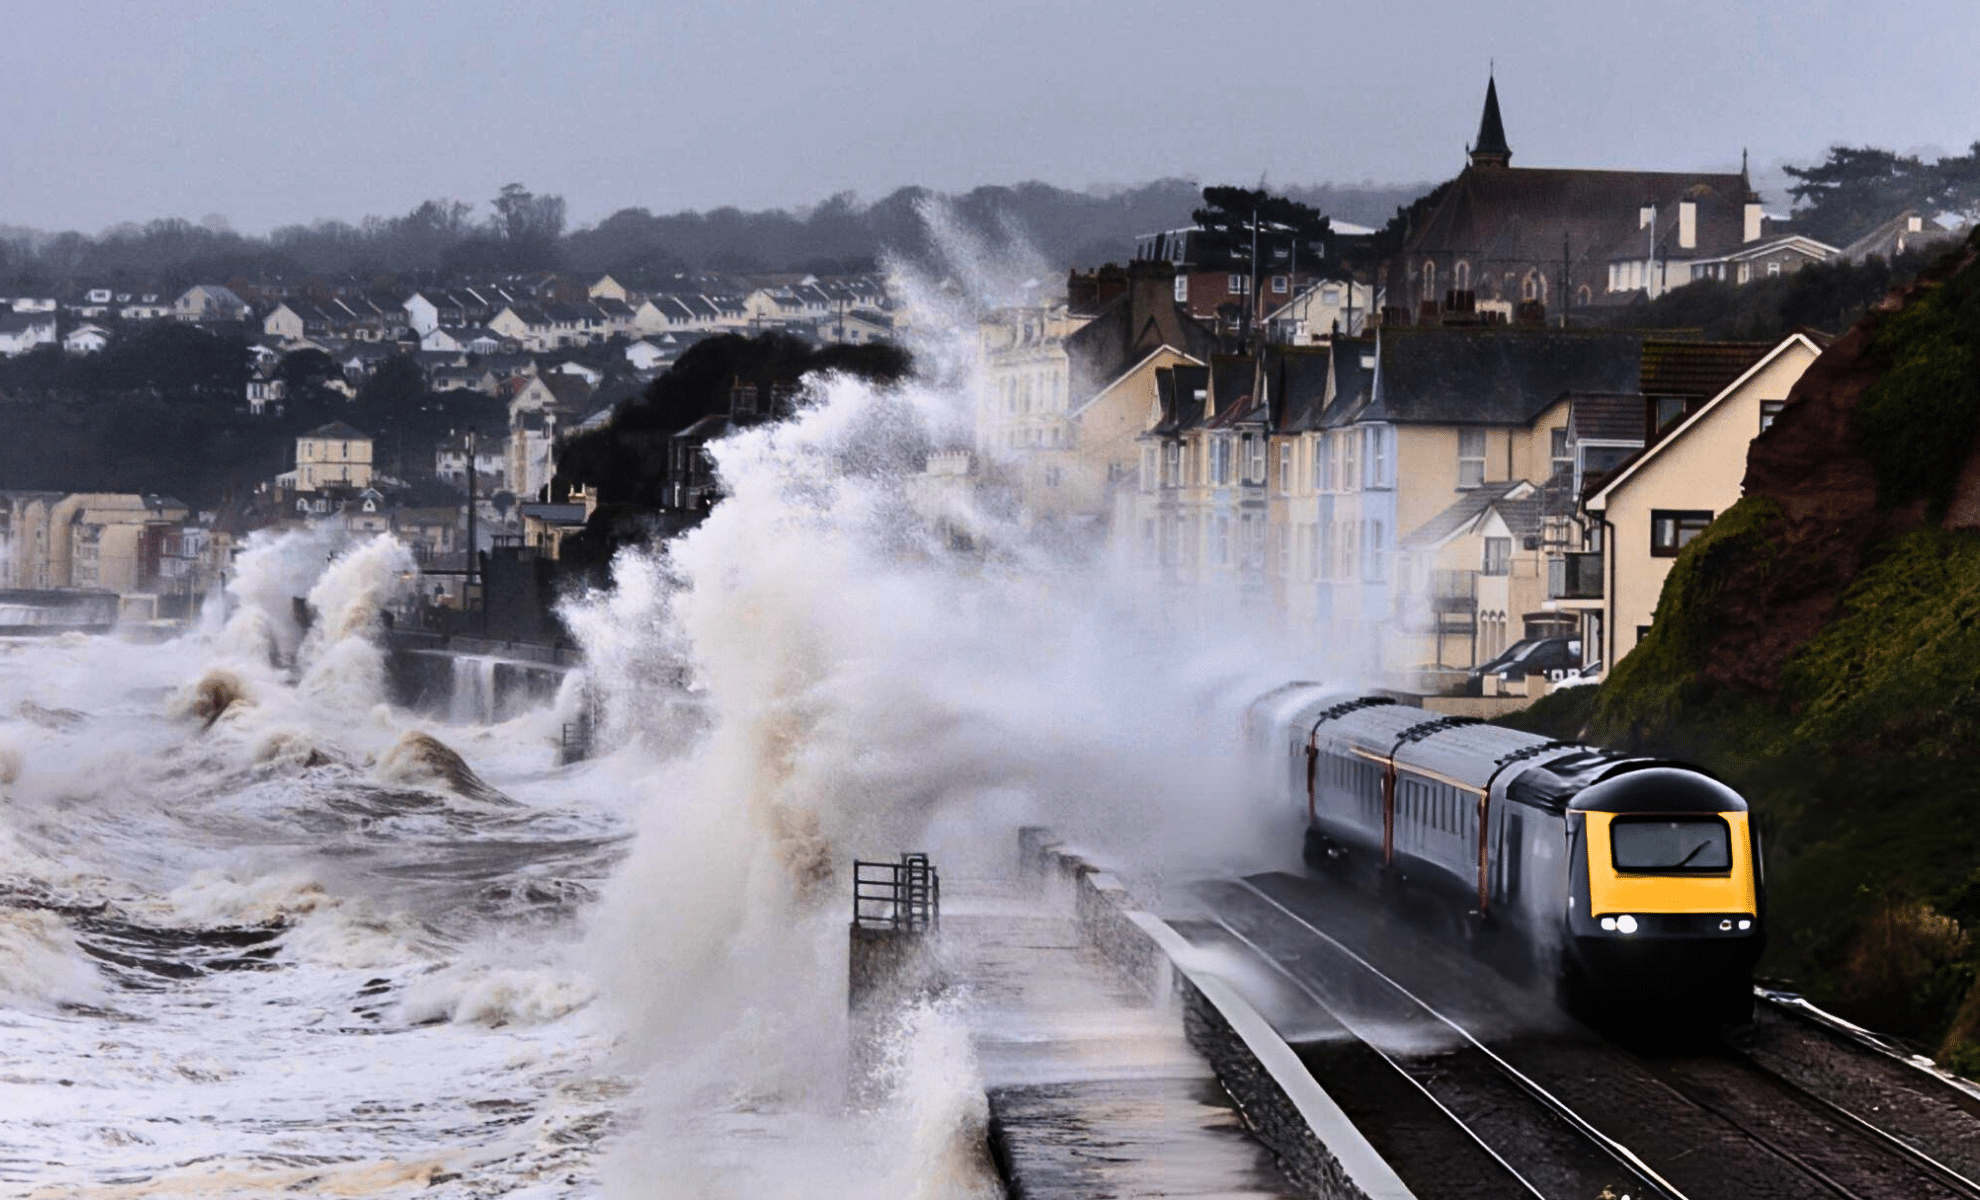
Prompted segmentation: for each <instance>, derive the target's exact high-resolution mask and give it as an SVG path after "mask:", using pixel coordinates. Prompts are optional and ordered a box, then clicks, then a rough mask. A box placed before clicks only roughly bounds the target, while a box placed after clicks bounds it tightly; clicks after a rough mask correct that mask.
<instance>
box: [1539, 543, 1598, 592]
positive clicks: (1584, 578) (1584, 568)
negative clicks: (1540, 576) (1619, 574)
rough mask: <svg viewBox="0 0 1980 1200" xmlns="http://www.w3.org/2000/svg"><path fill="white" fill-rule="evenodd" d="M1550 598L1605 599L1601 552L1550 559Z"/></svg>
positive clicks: (1548, 589)
mask: <svg viewBox="0 0 1980 1200" xmlns="http://www.w3.org/2000/svg"><path fill="white" fill-rule="evenodd" d="M1547 598H1548V599H1549V600H1600V599H1601V598H1602V555H1601V552H1600V551H1589V550H1576V551H1571V552H1569V553H1567V554H1563V555H1560V556H1559V557H1556V558H1550V559H1548V560H1547Z"/></svg>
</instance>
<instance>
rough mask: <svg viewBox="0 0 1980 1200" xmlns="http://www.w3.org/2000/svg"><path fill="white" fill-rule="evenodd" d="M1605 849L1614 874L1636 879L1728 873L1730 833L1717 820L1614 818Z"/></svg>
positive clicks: (1718, 818)
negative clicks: (1608, 852) (1624, 872)
mask: <svg viewBox="0 0 1980 1200" xmlns="http://www.w3.org/2000/svg"><path fill="white" fill-rule="evenodd" d="M1609 846H1610V851H1611V855H1612V857H1613V858H1614V860H1615V866H1616V870H1618V871H1628V872H1630V873H1632V874H1636V875H1682V874H1690V873H1692V872H1706V873H1710V872H1718V871H1729V870H1731V869H1732V831H1731V830H1730V829H1729V828H1727V826H1726V823H1725V820H1724V819H1723V818H1720V817H1711V816H1695V817H1690V816H1687V817H1647V816H1646V817H1617V818H1616V819H1615V820H1614V821H1611V822H1610V823H1609Z"/></svg>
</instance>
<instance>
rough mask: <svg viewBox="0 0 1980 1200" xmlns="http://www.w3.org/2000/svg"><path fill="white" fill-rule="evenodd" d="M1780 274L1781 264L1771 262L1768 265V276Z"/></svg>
mask: <svg viewBox="0 0 1980 1200" xmlns="http://www.w3.org/2000/svg"><path fill="white" fill-rule="evenodd" d="M1780 273H1781V264H1779V263H1777V262H1770V263H1768V264H1767V274H1769V275H1779V274H1780Z"/></svg>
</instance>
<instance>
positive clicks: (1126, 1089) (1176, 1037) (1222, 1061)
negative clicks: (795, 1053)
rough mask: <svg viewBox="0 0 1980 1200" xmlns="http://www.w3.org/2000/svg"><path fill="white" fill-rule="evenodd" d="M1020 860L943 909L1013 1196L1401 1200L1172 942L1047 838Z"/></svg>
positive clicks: (1267, 1029) (1380, 1167)
mask: <svg viewBox="0 0 1980 1200" xmlns="http://www.w3.org/2000/svg"><path fill="white" fill-rule="evenodd" d="M1019 849H1020V875H1019V878H1018V879H1016V880H1001V881H991V880H959V881H957V884H958V885H960V886H954V885H952V887H951V896H950V898H947V899H945V907H944V913H943V933H944V937H943V941H944V943H945V952H946V953H947V955H948V956H949V958H950V961H951V969H952V970H953V971H954V972H955V974H956V976H957V978H958V979H959V981H960V982H961V983H962V984H963V985H964V986H965V987H966V988H967V990H968V994H969V996H970V998H971V1000H970V1004H969V1006H968V1008H969V1011H970V1019H971V1023H972V1028H973V1031H974V1036H975V1040H976V1045H977V1054H978V1058H979V1060H980V1061H981V1062H982V1064H983V1070H984V1078H985V1084H986V1088H987V1090H988V1092H989V1099H990V1124H991V1139H992V1149H993V1152H994V1153H995V1155H996V1157H997V1160H998V1163H999V1166H1000V1168H1001V1169H1002V1170H1003V1172H1004V1174H1005V1177H1006V1180H1007V1182H1008V1184H1009V1187H1010V1189H1011V1194H1012V1195H1013V1196H1020V1197H1028V1198H1033V1200H1037V1198H1041V1197H1057V1196H1066V1197H1072V1196H1079V1197H1087V1196H1094V1195H1112V1196H1154V1195H1167V1196H1190V1195H1200V1196H1211V1195H1215V1196H1220V1197H1234V1196H1243V1197H1260V1198H1264V1197H1290V1196H1317V1197H1325V1198H1328V1200H1333V1198H1336V1197H1338V1198H1343V1200H1347V1198H1353V1200H1364V1198H1367V1200H1394V1198H1401V1197H1407V1196H1409V1194H1410V1193H1409V1191H1408V1189H1407V1188H1406V1187H1405V1186H1404V1185H1403V1183H1402V1181H1401V1180H1400V1179H1398V1178H1397V1177H1396V1175H1395V1173H1394V1172H1393V1171H1392V1170H1391V1169H1390V1168H1389V1167H1388V1165H1387V1164H1386V1163H1384V1162H1383V1161H1382V1160H1381V1158H1380V1157H1379V1156H1378V1155H1377V1154H1376V1153H1375V1151H1374V1150H1373V1148H1372V1147H1371V1146H1369V1144H1368V1142H1367V1141H1366V1140H1365V1139H1364V1138H1363V1137H1362V1136H1361V1134H1360V1133H1359V1132H1358V1131H1356V1130H1355V1128H1354V1127H1353V1125H1352V1124H1351V1123H1350V1122H1349V1121H1348V1120H1347V1118H1346V1116H1345V1115H1344V1114H1343V1113H1342V1112H1341V1110H1340V1108H1339V1107H1338V1106H1337V1105H1335V1103H1334V1102H1333V1100H1332V1099H1331V1098H1330V1097H1328V1096H1327V1094H1326V1093H1325V1092H1324V1091H1323V1090H1321V1088H1320V1087H1319V1085H1318V1084H1316V1083H1315V1082H1314V1081H1313V1079H1312V1077H1311V1075H1310V1074H1309V1073H1308V1072H1307V1070H1306V1069H1305V1067H1304V1066H1303V1065H1301V1063H1300V1062H1299V1060H1298V1058H1297V1057H1296V1056H1295V1054H1294V1053H1293V1051H1292V1049H1291V1048H1290V1047H1289V1046H1287V1044H1286V1043H1285V1042H1284V1041H1283V1040H1282V1039H1281V1038H1280V1037H1279V1035H1278V1034H1277V1033H1275V1032H1274V1031H1273V1030H1272V1028H1271V1026H1270V1025H1269V1024H1268V1023H1267V1022H1266V1020H1265V1019H1264V1018H1263V1017H1262V1016H1260V1015H1259V1014H1258V1013H1257V1012H1256V1011H1255V1010H1253V1009H1252V1007H1251V1006H1250V1005H1249V1004H1248V1003H1246V1002H1245V1001H1244V1000H1243V999H1241V998H1240V997H1239V996H1238V995H1237V993H1236V992H1235V991H1234V990H1232V989H1231V988H1230V987H1229V986H1228V985H1227V984H1226V983H1225V982H1224V981H1223V980H1222V979H1220V978H1218V977H1217V976H1216V975H1215V974H1214V973H1213V972H1211V971H1209V970H1207V969H1206V968H1205V967H1204V966H1203V965H1202V956H1201V954H1200V953H1199V952H1196V951H1193V950H1192V949H1191V948H1190V947H1189V945H1188V944H1187V943H1186V942H1185V941H1184V939H1183V938H1182V936H1181V935H1180V934H1178V933H1177V932H1176V931H1175V930H1174V929H1172V928H1170V927H1169V926H1168V924H1167V923H1165V922H1164V921H1162V920H1161V919H1160V918H1158V917H1156V916H1154V915H1153V914H1151V913H1148V912H1145V911H1143V910H1142V909H1140V907H1139V906H1138V905H1137V904H1136V903H1135V902H1134V900H1133V898H1132V896H1130V894H1129V893H1128V891H1127V889H1126V888H1125V887H1124V886H1123V885H1122V884H1121V882H1120V881H1119V880H1118V879H1116V878H1114V877H1113V876H1112V875H1110V874H1108V873H1107V872H1106V871H1104V870H1102V869H1100V868H1099V867H1098V866H1096V865H1095V864H1093V863H1092V862H1090V861H1088V860H1087V859H1086V858H1084V857H1083V856H1081V855H1080V854H1078V853H1077V852H1075V851H1073V850H1071V849H1069V848H1067V847H1065V846H1063V845H1061V844H1059V843H1058V842H1057V841H1056V840H1055V839H1054V838H1053V837H1052V836H1051V835H1050V834H1049V833H1048V832H1047V831H1045V830H1041V829H1026V830H1024V831H1022V832H1021V834H1020V847H1019Z"/></svg>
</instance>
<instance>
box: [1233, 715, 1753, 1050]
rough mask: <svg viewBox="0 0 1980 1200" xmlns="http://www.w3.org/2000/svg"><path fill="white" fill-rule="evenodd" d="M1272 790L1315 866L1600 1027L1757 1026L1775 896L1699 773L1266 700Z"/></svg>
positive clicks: (1731, 802) (1254, 718)
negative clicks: (1632, 1013)
mask: <svg viewBox="0 0 1980 1200" xmlns="http://www.w3.org/2000/svg"><path fill="white" fill-rule="evenodd" d="M1244 728H1245V731H1246V733H1247V735H1248V737H1249V739H1250V744H1251V746H1252V748H1253V750H1254V752H1255V753H1256V755H1257V757H1256V759H1255V761H1256V762H1257V763H1258V764H1259V765H1260V766H1261V767H1262V768H1263V770H1264V771H1265V772H1266V774H1265V776H1264V778H1263V779H1262V780H1261V782H1262V783H1263V785H1264V786H1266V787H1267V788H1269V789H1270V790H1271V791H1274V792H1279V793H1280V794H1281V795H1284V796H1285V797H1286V798H1287V799H1288V800H1289V801H1290V802H1291V804H1292V805H1295V806H1297V807H1298V809H1300V810H1302V811H1303V815H1304V817H1305V824H1306V845H1305V857H1306V859H1307V861H1308V862H1309V863H1312V864H1315V865H1316V866H1322V867H1324V868H1325V869H1327V870H1329V871H1331V872H1334V873H1337V874H1338V873H1345V874H1346V875H1347V876H1348V877H1351V878H1356V879H1361V880H1375V881H1379V885H1380V887H1381V889H1382V891H1383V894H1384V895H1386V896H1390V897H1393V898H1394V899H1395V901H1396V902H1397V903H1399V904H1402V905H1405V906H1406V907H1408V908H1409V909H1410V910H1411V911H1412V912H1414V913H1419V914H1429V915H1432V916H1434V917H1436V918H1437V919H1438V920H1439V921H1440V922H1441V923H1443V924H1444V925H1446V926H1447V927H1448V926H1457V927H1460V928H1462V929H1463V931H1464V933H1465V936H1466V938H1467V940H1469V941H1470V942H1471V943H1472V944H1473V945H1474V946H1477V947H1478V948H1480V950H1481V951H1484V952H1487V953H1489V954H1490V956H1492V957H1494V958H1495V959H1498V960H1500V961H1502V962H1504V963H1506V964H1507V965H1508V966H1510V967H1511V968H1513V969H1514V970H1515V971H1516V972H1517V973H1521V974H1527V973H1531V972H1534V971H1542V972H1552V973H1556V975H1557V978H1558V979H1559V981H1560V983H1561V985H1562V990H1563V991H1564V992H1565V993H1566V999H1568V1001H1569V1002H1570V1006H1571V1007H1575V1008H1578V1009H1582V1010H1583V1011H1584V1012H1585V1013H1589V1014H1598V1013H1599V1014H1620V1013H1621V1012H1623V1011H1626V1010H1630V1009H1633V1008H1646V1007H1647V1008H1648V1009H1649V1010H1650V1011H1651V1012H1652V1013H1653V1015H1654V1019H1655V1020H1656V1021H1657V1022H1658V1023H1659V1024H1662V1025H1667V1026H1668V1025H1698V1024H1700V1023H1712V1022H1737V1021H1741V1020H1744V1019H1746V1018H1747V1017H1748V1016H1749V1015H1750V1014H1751V1012H1752V1004H1753V989H1752V975H1753V967H1754V964H1755V963H1756V962H1757V961H1758V959H1759V957H1760V949H1761V941H1762V936H1763V922H1762V917H1763V915H1764V912H1763V903H1764V887H1763V882H1762V879H1761V872H1760V854H1759V850H1758V845H1757V842H1756V840H1755V838H1754V835H1753V829H1752V826H1751V814H1750V813H1749V812H1748V811H1747V806H1746V802H1745V801H1744V800H1742V799H1741V798H1740V796H1739V794H1738V793H1736V792H1734V791H1733V790H1732V789H1731V788H1728V787H1726V786H1725V785H1724V784H1722V783H1719V782H1718V781H1717V780H1714V779H1713V778H1711V777H1710V776H1709V775H1706V774H1704V773H1703V772H1700V771H1698V770H1696V769H1693V768H1689V767H1684V766H1679V765H1676V764H1672V763H1667V762H1659V761H1654V760H1649V759H1644V758H1639V757H1637V756H1634V755H1630V754H1624V753H1619V752H1617V751H1614V750H1608V749H1604V748H1602V747H1600V746H1588V745H1583V744H1580V743H1575V742H1560V741H1551V740H1549V739H1547V738H1543V737H1539V736H1537V735H1535V734H1530V733H1522V732H1520V731H1517V730H1513V729H1506V728H1502V727H1499V726H1494V725H1486V724H1481V723H1479V722H1477V721H1474V720H1470V719H1467V718H1462V717H1449V716H1441V715H1439V714H1436V713H1431V712H1425V711H1424V710H1423V709H1420V708H1416V707H1414V706H1412V705H1408V704H1402V703H1398V702H1397V701H1396V700H1395V699H1394V698H1393V697H1389V696H1383V695H1366V694H1361V693H1358V692H1356V691H1353V690H1348V689H1340V688H1333V687H1329V686H1327V685H1324V684H1317V683H1297V684H1288V685H1285V686H1282V687H1279V688H1275V689H1273V690H1272V691H1270V692H1267V693H1265V694H1264V695H1263V696H1260V697H1258V698H1257V699H1255V700H1253V701H1252V702H1251V703H1250V705H1249V706H1248V708H1247V709H1246V712H1245V717H1244Z"/></svg>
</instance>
